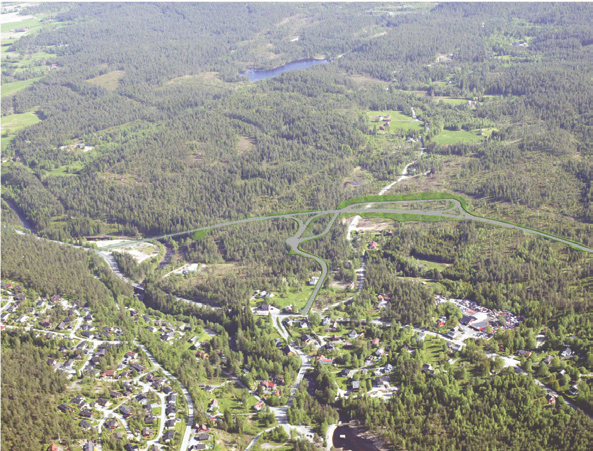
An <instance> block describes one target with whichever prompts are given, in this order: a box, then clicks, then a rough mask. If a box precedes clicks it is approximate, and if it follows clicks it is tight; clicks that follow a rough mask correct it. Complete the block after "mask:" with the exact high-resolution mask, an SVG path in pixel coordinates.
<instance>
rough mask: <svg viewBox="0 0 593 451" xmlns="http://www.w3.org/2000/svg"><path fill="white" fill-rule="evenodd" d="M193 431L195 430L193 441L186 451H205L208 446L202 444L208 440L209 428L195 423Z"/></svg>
mask: <svg viewBox="0 0 593 451" xmlns="http://www.w3.org/2000/svg"><path fill="white" fill-rule="evenodd" d="M194 429H195V430H196V433H195V435H194V437H193V440H192V441H191V442H190V443H189V448H188V450H189V451H192V450H199V449H206V448H207V447H208V446H207V444H206V443H204V442H207V441H208V440H210V428H209V427H208V425H206V424H199V423H196V424H195V425H194Z"/></svg>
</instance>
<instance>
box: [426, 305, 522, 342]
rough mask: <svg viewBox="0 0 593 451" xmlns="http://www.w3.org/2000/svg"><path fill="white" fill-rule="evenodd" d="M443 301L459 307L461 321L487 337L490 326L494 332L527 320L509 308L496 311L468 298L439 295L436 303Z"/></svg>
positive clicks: (511, 327) (510, 327) (513, 326)
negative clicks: (460, 298)
mask: <svg viewBox="0 0 593 451" xmlns="http://www.w3.org/2000/svg"><path fill="white" fill-rule="evenodd" d="M441 302H451V303H453V304H455V305H456V306H457V307H459V309H460V310H461V312H462V313H463V317H462V318H461V320H459V323H460V324H461V325H463V326H468V327H470V328H471V329H474V330H476V331H478V332H481V333H482V334H484V336H485V337H487V336H486V334H485V332H486V329H487V328H488V326H490V327H491V328H492V331H493V332H494V331H496V330H497V329H499V328H504V329H514V328H515V327H517V326H518V325H519V324H520V323H521V322H523V321H524V320H525V319H524V318H523V317H516V316H515V315H513V314H512V313H511V312H509V311H508V310H503V311H499V312H496V311H493V310H491V309H489V308H487V307H483V306H481V305H478V304H477V303H476V302H474V301H470V300H468V299H463V300H459V299H447V298H445V297H443V296H437V297H436V304H437V305H439V304H440V303H441ZM441 319H442V318H441ZM487 338H489V337H487Z"/></svg>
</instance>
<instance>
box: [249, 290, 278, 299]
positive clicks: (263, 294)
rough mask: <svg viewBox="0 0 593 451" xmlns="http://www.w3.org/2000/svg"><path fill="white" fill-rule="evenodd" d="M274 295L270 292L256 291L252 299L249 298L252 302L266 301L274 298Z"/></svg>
mask: <svg viewBox="0 0 593 451" xmlns="http://www.w3.org/2000/svg"><path fill="white" fill-rule="evenodd" d="M273 297H274V293H272V292H268V291H266V290H261V291H260V290H255V291H254V292H253V294H252V295H251V297H250V298H249V300H250V301H254V300H256V299H265V298H273Z"/></svg>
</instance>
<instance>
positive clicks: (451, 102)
mask: <svg viewBox="0 0 593 451" xmlns="http://www.w3.org/2000/svg"><path fill="white" fill-rule="evenodd" d="M435 100H436V101H441V102H443V103H447V104H449V105H463V104H467V100H466V99H453V98H450V97H436V98H435Z"/></svg>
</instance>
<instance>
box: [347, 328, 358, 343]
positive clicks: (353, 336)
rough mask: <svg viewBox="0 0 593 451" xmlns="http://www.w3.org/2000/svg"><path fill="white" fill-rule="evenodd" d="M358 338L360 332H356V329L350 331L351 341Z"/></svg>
mask: <svg viewBox="0 0 593 451" xmlns="http://www.w3.org/2000/svg"><path fill="white" fill-rule="evenodd" d="M357 337H358V332H356V331H355V330H354V329H352V330H351V331H350V333H349V334H348V338H350V339H351V340H354V339H355V338H357Z"/></svg>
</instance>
